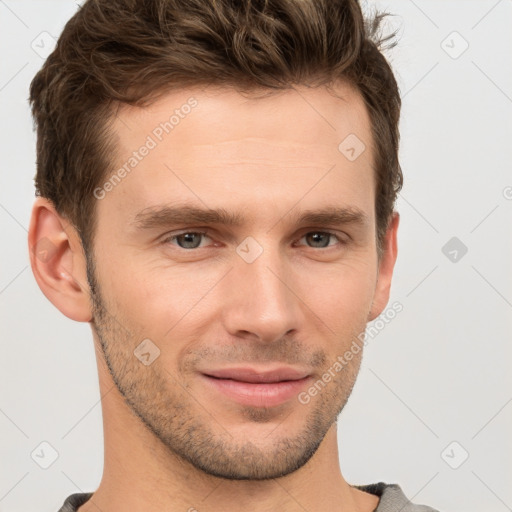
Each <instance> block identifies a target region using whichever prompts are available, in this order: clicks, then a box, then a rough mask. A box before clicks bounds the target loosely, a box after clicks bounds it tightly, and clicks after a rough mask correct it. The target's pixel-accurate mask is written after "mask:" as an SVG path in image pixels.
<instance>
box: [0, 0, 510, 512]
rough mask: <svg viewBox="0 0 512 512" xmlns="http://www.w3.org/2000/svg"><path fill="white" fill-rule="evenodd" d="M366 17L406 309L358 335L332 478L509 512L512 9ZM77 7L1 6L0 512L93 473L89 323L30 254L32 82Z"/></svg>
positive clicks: (395, 297)
mask: <svg viewBox="0 0 512 512" xmlns="http://www.w3.org/2000/svg"><path fill="white" fill-rule="evenodd" d="M364 5H365V6H367V7H368V6H370V7H373V6H376V7H378V8H381V9H385V10H389V11H390V12H392V13H395V14H397V15H398V16H397V17H396V18H395V20H394V21H393V22H392V26H398V25H400V26H401V29H400V33H401V36H400V43H399V48H397V49H394V50H392V51H390V52H389V53H388V54H387V55H388V57H389V59H390V61H391V64H392V66H393V69H394V71H395V73H396V76H397V79H398V82H399V85H400V89H401V92H402V97H403V111H402V121H401V136H402V143H401V152H400V154H401V163H402V168H403V172H404V176H405V185H404V188H403V190H402V193H401V194H400V197H399V200H398V203H397V209H398V211H399V212H400V214H401V222H400V228H399V254H398V261H397V265H396V269H395V277H394V284H393V287H392V296H391V299H390V302H389V305H391V304H393V303H394V302H395V301H398V302H400V304H402V305H403V311H402V312H400V313H399V314H398V315H396V317H395V318H394V319H393V320H392V321H391V322H389V323H388V324H385V328H383V329H381V330H380V331H379V333H378V335H377V336H374V337H372V338H369V343H368V345H367V347H366V353H365V357H364V360H363V367H362V370H361V374H360V376H359V380H358V382H357V384H356V387H355V388H354V392H353V395H352V397H351V399H350V401H349V404H348V405H347V407H346V408H345V410H344V412H343V413H342V415H341V417H340V422H339V430H340V462H341V469H342V472H343V474H344V476H345V478H346V479H347V480H348V481H349V482H350V483H353V484H365V483H370V482H378V481H385V482H389V483H392V482H397V483H399V484H400V485H401V486H402V488H403V489H404V491H405V493H406V495H407V496H408V497H409V498H411V499H412V501H414V502H417V503H424V504H428V505H430V506H433V507H436V508H438V509H440V510H441V511H465V512H477V511H478V512H481V511H482V510H485V511H486V512H502V511H506V510H512V486H511V485H510V482H512V463H511V455H512V438H511V436H510V432H512V428H511V427H512V403H511V402H512V385H511V384H512V376H511V374H510V372H509V367H510V361H511V358H510V356H511V352H512V348H511V343H510V341H511V334H510V333H511V332H512V329H511V328H512V279H511V276H512V271H511V262H512V229H511V226H512V171H511V164H510V162H511V161H512V126H511V119H512V66H511V62H512V30H511V29H512V27H511V21H512V2H511V1H510V0H500V1H496V0H490V1H486V0H481V1H464V2H462V1H447V0H442V1H441V0H438V1H431V0H429V1H427V0H422V1H420V0H416V1H412V0H400V1H398V0H394V1H387V2H383V1H372V2H367V3H365V4H364ZM77 8H78V4H77V3H75V2H73V1H71V0H62V1H14V0H0V44H1V69H0V105H1V113H2V115H1V126H0V130H1V131H0V135H1V136H0V143H1V153H0V154H1V160H0V166H1V187H0V223H1V224H0V225H1V233H2V237H1V258H2V259H1V264H0V305H1V313H0V314H1V343H2V350H1V358H0V361H1V362H0V365H1V366H0V378H1V382H0V385H1V387H0V389H1V395H0V432H1V436H0V511H10V512H21V511H23V512H35V511H38V512H56V511H57V510H58V509H59V507H60V506H61V505H62V502H63V501H64V499H65V497H67V496H68V495H69V494H71V493H74V492H80V491H92V490H95V489H96V487H97V485H98V484H99V481H100V478H101V474H102V467H103V437H102V423H101V404H100V395H99V387H98V383H97V373H96V362H95V358H94V353H93V345H92V337H91V332H90V328H89V325H88V324H80V323H75V322H73V321H71V320H69V319H67V318H66V317H64V316H63V315H62V314H61V313H60V312H59V311H58V310H57V309H56V308H55V307H54V306H53V305H52V304H51V303H50V302H49V301H48V300H47V299H46V298H45V297H44V295H43V294H42V292H41V291H40V289H39V288H38V286H37V284H36V282H35V279H34V278H33V275H32V273H31V270H30V266H29V260H28V249H27V228H28V224H29V217H30V210H31V206H32V202H33V199H34V189H33V181H32V179H33V176H34V173H35V136H34V133H33V131H32V121H31V118H30V113H29V108H28V104H27V101H26V100H27V96H28V86H29V83H30V80H31V79H32V77H33V76H34V74H35V73H36V71H37V70H38V69H39V68H40V67H41V65H42V63H43V57H45V56H46V55H45V52H46V51H48V49H50V48H51V44H52V43H51V36H58V35H59V34H60V32H61V30H62V27H63V25H64V23H65V22H66V21H67V20H68V19H69V18H70V17H71V15H72V14H73V13H74V12H75V10H76V9H77ZM389 26H391V25H389V24H388V27H389ZM454 31H455V32H457V34H453V32H454ZM443 41H444V42H443ZM466 42H467V43H466ZM466 44H468V45H469V46H468V48H467V50H466V51H464V52H463V53H461V51H462V50H463V49H464V47H465V45H466ZM460 53H461V54H460ZM459 54H460V55H459ZM452 237H457V238H458V239H459V241H460V242H462V243H463V244H464V245H465V246H466V247H467V249H468V251H467V253H466V254H465V255H463V256H462V257H461V254H462V253H461V252H460V250H459V252H458V253H457V258H458V259H457V261H455V262H454V261H451V259H450V258H452V259H453V257H454V256H455V253H453V252H452V254H448V256H449V257H447V256H446V255H445V254H444V253H443V252H442V248H443V246H444V245H445V244H446V243H447V242H448V241H449V240H450V239H451V238H452ZM457 243H459V242H457ZM449 250H453V248H449V249H448V250H446V251H445V252H447V253H448V251H449ZM373 323H375V322H373ZM507 434H508V435H507ZM43 441H45V442H47V443H50V445H52V446H53V447H54V448H55V450H56V451H57V452H58V458H57V460H56V461H55V462H54V463H53V464H52V465H51V466H50V467H49V468H48V469H42V468H41V467H40V466H39V465H38V464H37V463H36V462H35V460H37V457H36V456H35V455H34V459H35V460H34V459H33V458H31V453H33V452H34V450H35V453H36V454H37V453H39V454H41V453H42V452H41V450H43V452H44V453H45V454H46V455H45V456H46V457H48V456H49V455H48V454H49V453H50V451H49V449H48V448H47V447H46V448H45V445H43V447H41V446H40V443H41V442H43ZM454 441H455V442H456V444H451V443H452V442H454ZM447 447H448V448H447ZM466 452H467V453H468V454H469V458H468V459H467V460H466V461H465V462H463V463H462V464H461V465H460V466H459V467H458V468H457V469H453V468H452V467H450V464H451V466H458V465H459V464H460V463H461V462H462V460H463V459H464V457H465V454H466ZM443 454H444V455H443ZM311 512H312V511H311Z"/></svg>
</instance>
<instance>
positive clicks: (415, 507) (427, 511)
mask: <svg viewBox="0 0 512 512" xmlns="http://www.w3.org/2000/svg"><path fill="white" fill-rule="evenodd" d="M353 487H355V488H356V489H359V490H361V491H364V492H368V493H370V494H374V495H375V496H379V497H380V501H379V504H378V506H377V508H376V509H375V511H374V512H398V511H400V512H439V511H438V510H437V509H435V508H432V507H428V506H427V505H419V504H415V503H413V502H412V501H411V500H409V499H408V498H407V496H406V495H405V494H404V492H403V491H402V489H401V487H400V486H399V485H398V484H386V483H385V482H378V483H375V484H368V485H354V486H353Z"/></svg>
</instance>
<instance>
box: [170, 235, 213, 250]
mask: <svg viewBox="0 0 512 512" xmlns="http://www.w3.org/2000/svg"><path fill="white" fill-rule="evenodd" d="M204 236H206V237H208V234H207V233H206V232H203V231H185V232H184V233H179V234H177V235H171V236H169V237H167V238H166V239H165V240H163V243H172V242H174V241H176V242H177V245H178V247H180V248H181V249H197V248H198V247H199V245H200V242H201V237H204ZM172 245H174V244H172Z"/></svg>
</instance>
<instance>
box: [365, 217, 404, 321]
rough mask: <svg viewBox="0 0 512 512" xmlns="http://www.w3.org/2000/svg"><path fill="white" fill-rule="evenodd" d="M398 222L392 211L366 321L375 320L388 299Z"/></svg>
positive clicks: (395, 250)
mask: <svg viewBox="0 0 512 512" xmlns="http://www.w3.org/2000/svg"><path fill="white" fill-rule="evenodd" d="M399 222H400V214H399V213H398V212H393V216H392V218H391V221H390V223H389V226H388V229H387V232H386V237H385V240H384V243H383V248H382V249H383V251H382V257H381V260H380V262H379V268H378V277H377V285H376V287H375V292H374V295H373V302H372V307H371V310H370V313H369V315H368V322H370V321H372V320H375V318H377V317H378V316H379V315H380V314H381V313H382V312H383V311H384V308H385V307H386V305H387V303H388V301H389V292H390V289H391V279H392V277H393V269H394V267H395V262H396V257H397V251H398V245H397V232H398V224H399Z"/></svg>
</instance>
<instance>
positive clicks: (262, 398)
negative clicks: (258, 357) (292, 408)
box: [201, 368, 311, 407]
mask: <svg viewBox="0 0 512 512" xmlns="http://www.w3.org/2000/svg"><path fill="white" fill-rule="evenodd" d="M201 377H202V378H203V380H204V381H205V383H206V384H207V385H208V387H210V388H212V389H213V390H215V391H216V392H220V393H222V394H223V395H224V396H226V397H227V398H229V399H231V400H234V401H235V402H238V403H239V404H241V405H246V406H252V407H276V406H278V405H281V404H284V403H285V402H287V401H289V400H290V399H291V398H293V397H295V396H297V395H298V394H299V393H300V391H301V389H303V388H304V387H305V385H306V384H307V383H308V382H309V381H310V380H311V376H310V375H309V374H308V373H307V372H304V371H300V370H295V369H292V368H277V369H275V370H271V371H265V372H257V371H255V370H254V369H250V368H230V369H223V370H212V371H208V372H207V373H203V374H202V375H201Z"/></svg>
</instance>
